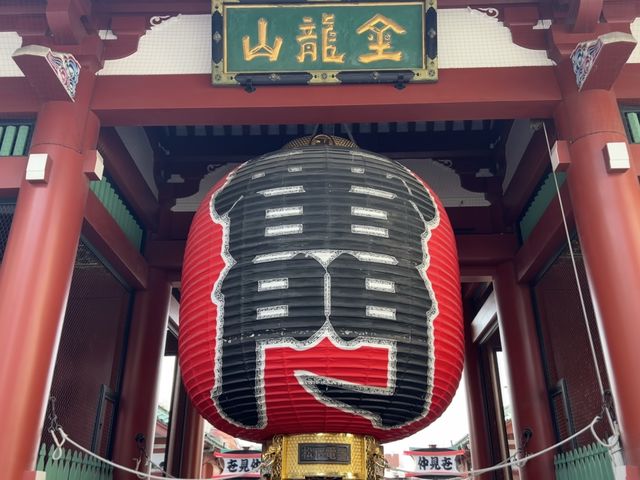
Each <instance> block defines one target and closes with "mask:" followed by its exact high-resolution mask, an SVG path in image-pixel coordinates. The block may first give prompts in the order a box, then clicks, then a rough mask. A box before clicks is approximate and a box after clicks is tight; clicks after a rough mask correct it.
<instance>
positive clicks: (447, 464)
mask: <svg viewBox="0 0 640 480" xmlns="http://www.w3.org/2000/svg"><path fill="white" fill-rule="evenodd" d="M404 453H405V455H410V456H411V457H412V458H413V460H414V462H415V467H414V471H413V472H411V473H407V474H406V476H407V477H420V478H454V477H457V476H458V474H460V473H463V472H464V470H463V469H461V468H460V462H458V458H459V457H460V456H462V455H464V450H447V449H444V448H433V449H424V450H410V451H408V452H404Z"/></svg>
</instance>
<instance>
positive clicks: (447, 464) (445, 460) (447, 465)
mask: <svg viewBox="0 0 640 480" xmlns="http://www.w3.org/2000/svg"><path fill="white" fill-rule="evenodd" d="M440 464H441V465H442V469H443V470H453V462H452V461H451V457H442V459H441V462H440Z"/></svg>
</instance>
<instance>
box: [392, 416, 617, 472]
mask: <svg viewBox="0 0 640 480" xmlns="http://www.w3.org/2000/svg"><path fill="white" fill-rule="evenodd" d="M600 420H601V417H600V416H597V417H595V418H594V419H593V420H592V421H591V423H590V424H589V425H587V426H586V427H584V428H583V429H582V430H580V431H578V432H576V433H574V434H573V435H571V436H569V437H567V438H565V439H564V440H560V441H559V442H558V443H556V444H555V445H551V446H550V447H547V448H545V449H543V450H540V451H539V452H536V453H532V454H531V455H527V456H526V457H524V458H522V459H520V460H513V461H511V462H506V463H505V462H504V461H503V462H500V463H498V464H497V465H494V466H492V467H487V468H480V469H478V470H469V471H468V472H461V473H462V475H463V476H461V477H452V478H451V480H465V479H467V478H472V477H476V476H478V475H484V474H485V473H489V472H493V471H496V470H502V469H503V468H507V467H517V468H521V467H524V465H525V464H526V463H527V462H528V461H529V460H533V459H534V458H537V457H539V456H541V455H544V454H545V453H549V452H551V451H552V450H555V449H556V448H558V447H559V446H560V445H564V444H565V443H567V442H570V441H571V440H573V439H574V438H576V437H579V436H580V435H582V434H583V433H585V432H588V431H589V430H591V433H593V434H594V436H595V437H596V440H598V441H599V440H600V439H599V438H598V436H597V435H595V432H594V427H595V424H596V423H598V422H599V421H600ZM616 442H617V440H616ZM389 470H394V471H397V472H403V473H416V472H415V471H412V470H403V469H401V468H389Z"/></svg>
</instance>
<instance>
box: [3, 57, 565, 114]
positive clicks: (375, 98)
mask: <svg viewBox="0 0 640 480" xmlns="http://www.w3.org/2000/svg"><path fill="white" fill-rule="evenodd" d="M469 79H473V81H472V82H471V81H469ZM559 101H560V90H559V88H558V84H557V82H556V77H555V73H554V68H553V67H519V68H474V69H443V70H440V79H439V81H438V82H437V83H434V84H410V85H408V86H407V87H406V88H405V89H403V90H397V89H395V88H393V86H391V85H324V86H307V85H300V86H274V87H260V88H258V89H257V90H256V91H255V92H254V93H251V94H249V93H246V92H245V91H244V90H243V89H242V88H239V87H235V88H234V87H231V88H229V87H227V88H225V87H223V88H220V87H218V88H214V87H212V86H211V78H210V75H207V74H198V75H146V76H142V75H141V76H127V75H124V76H101V77H98V79H97V80H96V87H95V94H94V97H93V101H92V105H91V108H92V110H93V111H94V112H95V113H96V114H97V115H98V116H99V117H100V120H101V122H102V125H176V124H177V125H180V124H190V125H199V124H205V125H216V124H217V125H221V124H225V125H230V124H274V123H315V122H325V123H326V122H330V123H340V122H363V121H365V122H376V121H386V122H389V121H419V120H443V119H447V120H471V119H502V118H531V117H539V118H544V117H550V116H551V114H552V112H553V109H554V107H555V106H556V105H557V104H558V102H559ZM0 105H2V103H1V102H0Z"/></svg>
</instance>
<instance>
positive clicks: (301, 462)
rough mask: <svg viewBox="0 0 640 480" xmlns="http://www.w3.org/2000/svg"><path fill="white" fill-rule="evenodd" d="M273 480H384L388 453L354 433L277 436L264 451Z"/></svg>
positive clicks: (374, 442)
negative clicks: (385, 460) (385, 456)
mask: <svg viewBox="0 0 640 480" xmlns="http://www.w3.org/2000/svg"><path fill="white" fill-rule="evenodd" d="M262 462H263V468H264V470H263V473H266V474H267V475H269V476H270V477H271V480H304V479H314V478H316V479H320V478H322V479H329V478H330V479H354V480H381V479H382V478H383V477H384V453H383V449H382V446H381V445H380V443H379V442H378V441H377V440H376V439H375V438H373V437H370V436H364V435H352V434H350V433H305V434H300V435H276V436H275V437H273V438H272V439H271V440H270V441H269V442H267V443H265V445H264V448H263V451H262Z"/></svg>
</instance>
